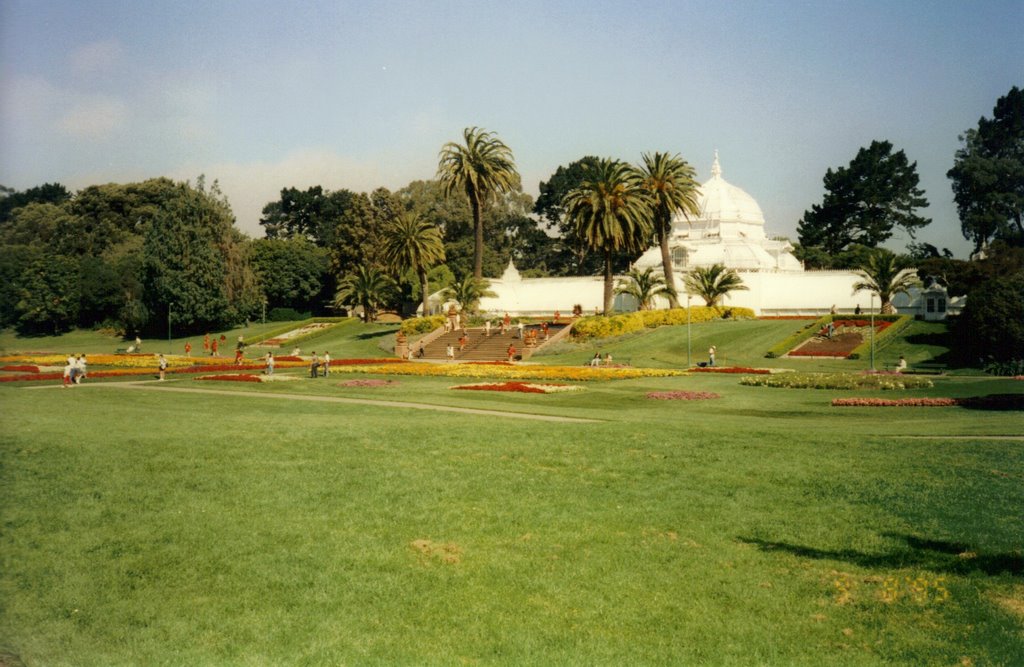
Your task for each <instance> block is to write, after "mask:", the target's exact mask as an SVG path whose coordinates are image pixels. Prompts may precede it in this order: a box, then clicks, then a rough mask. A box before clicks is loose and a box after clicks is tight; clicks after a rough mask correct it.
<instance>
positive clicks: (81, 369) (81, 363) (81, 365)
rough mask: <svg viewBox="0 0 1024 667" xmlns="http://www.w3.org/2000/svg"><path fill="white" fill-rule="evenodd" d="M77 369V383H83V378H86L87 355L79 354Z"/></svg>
mask: <svg viewBox="0 0 1024 667" xmlns="http://www.w3.org/2000/svg"><path fill="white" fill-rule="evenodd" d="M75 364H76V366H77V370H76V372H75V384H82V380H84V379H85V355H84V354H80V355H78V359H76V360H75Z"/></svg>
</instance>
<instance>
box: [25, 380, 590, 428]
mask: <svg viewBox="0 0 1024 667" xmlns="http://www.w3.org/2000/svg"><path fill="white" fill-rule="evenodd" d="M59 386H60V385H46V387H33V388H39V389H44V388H56V387H59ZM82 387H89V388H93V387H103V388H106V389H129V390H147V389H148V390H153V391H173V392H179V393H189V394H215V395H221V396H251V397H257V398H276V399H280V400H288V401H310V402H315V403H348V404H354V405H375V406H380V407H387V408H409V409H413V410H435V411H438V412H456V413H459V414H466V415H481V416H485V417H509V418H511V419H530V420H534V421H547V422H561V423H568V424H595V423H599V422H600V420H598V419H584V418H582V417H562V416H559V415H538V414H531V413H528V412H505V411H503V410H484V409H481V408H460V407H456V406H450V405H431V404H429V403H410V402H407V401H387V400H376V399H370V398H347V397H343V396H310V395H302V394H280V393H273V392H262V391H227V390H219V389H199V388H191V387H175V386H171V385H168V383H166V382H163V383H161V382H159V381H156V380H146V381H143V382H102V383H95V384H87V385H79V386H77V387H75V389H76V390H78V389H81V388H82Z"/></svg>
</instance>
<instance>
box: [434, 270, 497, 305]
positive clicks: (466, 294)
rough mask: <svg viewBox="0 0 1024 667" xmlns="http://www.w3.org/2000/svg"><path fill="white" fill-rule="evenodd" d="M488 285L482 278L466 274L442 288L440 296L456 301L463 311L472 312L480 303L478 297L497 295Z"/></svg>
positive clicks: (446, 299)
mask: <svg viewBox="0 0 1024 667" xmlns="http://www.w3.org/2000/svg"><path fill="white" fill-rule="evenodd" d="M490 286H491V284H490V283H489V282H487V281H486V280H484V279H482V278H475V277H473V276H468V275H467V276H466V277H465V278H463V279H462V280H456V281H453V282H452V284H450V285H448V287H446V288H444V291H443V292H441V298H443V299H444V300H445V301H458V302H459V305H460V306H462V309H463V310H464V311H466V312H467V313H474V312H476V308H477V306H478V305H480V299H482V298H484V297H494V296H498V295H497V294H495V293H494V292H492V291H491V290H490V289H489V288H490Z"/></svg>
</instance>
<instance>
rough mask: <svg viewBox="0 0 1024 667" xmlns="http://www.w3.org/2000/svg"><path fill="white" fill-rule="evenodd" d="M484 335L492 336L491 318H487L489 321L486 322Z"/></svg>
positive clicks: (486, 336)
mask: <svg viewBox="0 0 1024 667" xmlns="http://www.w3.org/2000/svg"><path fill="white" fill-rule="evenodd" d="M484 337H485V338H490V337H491V321H490V320H487V321H485V322H484Z"/></svg>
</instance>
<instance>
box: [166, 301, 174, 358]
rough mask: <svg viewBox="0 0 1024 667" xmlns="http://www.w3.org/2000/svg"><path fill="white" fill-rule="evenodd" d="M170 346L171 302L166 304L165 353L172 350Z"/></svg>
mask: <svg viewBox="0 0 1024 667" xmlns="http://www.w3.org/2000/svg"><path fill="white" fill-rule="evenodd" d="M173 351H174V349H173V348H172V347H171V304H167V354H170V353H171V352H173Z"/></svg>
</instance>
